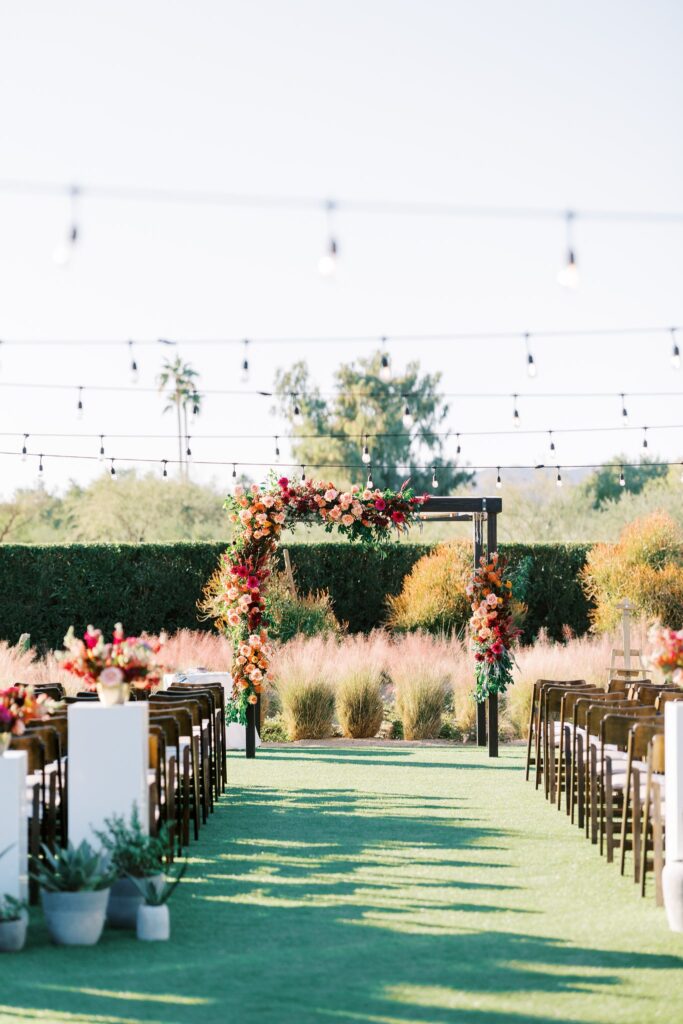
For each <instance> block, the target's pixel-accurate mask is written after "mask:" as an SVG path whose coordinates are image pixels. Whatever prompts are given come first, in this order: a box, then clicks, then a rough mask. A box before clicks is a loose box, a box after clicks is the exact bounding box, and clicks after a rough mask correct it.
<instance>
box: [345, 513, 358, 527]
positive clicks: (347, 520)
mask: <svg viewBox="0 0 683 1024" xmlns="http://www.w3.org/2000/svg"><path fill="white" fill-rule="evenodd" d="M341 521H342V523H343V524H344V526H353V524H354V523H355V521H356V520H355V519H354V518H353V516H352V515H349V513H348V512H347V513H346V515H343V516H342V517H341Z"/></svg>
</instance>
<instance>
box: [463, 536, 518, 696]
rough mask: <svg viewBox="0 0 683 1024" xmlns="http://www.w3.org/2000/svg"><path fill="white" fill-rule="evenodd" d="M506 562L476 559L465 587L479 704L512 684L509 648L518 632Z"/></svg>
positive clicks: (494, 559) (512, 665) (498, 558)
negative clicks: (476, 563)
mask: <svg viewBox="0 0 683 1024" xmlns="http://www.w3.org/2000/svg"><path fill="white" fill-rule="evenodd" d="M507 567H508V566H507V562H506V561H505V560H504V559H502V558H500V557H499V556H498V553H497V552H494V553H493V554H492V555H491V559H490V561H487V560H486V559H485V558H481V559H480V564H479V567H478V568H477V569H475V570H474V572H473V573H472V578H471V580H470V582H469V583H468V585H467V596H468V597H469V598H470V601H471V602H472V617H471V619H470V643H471V647H472V650H473V651H474V660H475V662H476V669H475V677H476V689H475V693H474V696H475V699H476V700H477V701H478V702H479V703H481V702H482V701H485V700H486V698H487V697H490V696H491V695H492V694H498V693H505V691H506V690H507V688H508V686H510V684H511V683H512V670H513V668H514V666H515V659H514V655H513V653H512V646H513V644H514V642H515V640H516V639H517V638H518V637H519V636H520V634H521V630H520V629H517V628H516V626H515V624H514V615H513V607H512V581H511V580H510V579H509V578H508V577H507V575H506V573H507Z"/></svg>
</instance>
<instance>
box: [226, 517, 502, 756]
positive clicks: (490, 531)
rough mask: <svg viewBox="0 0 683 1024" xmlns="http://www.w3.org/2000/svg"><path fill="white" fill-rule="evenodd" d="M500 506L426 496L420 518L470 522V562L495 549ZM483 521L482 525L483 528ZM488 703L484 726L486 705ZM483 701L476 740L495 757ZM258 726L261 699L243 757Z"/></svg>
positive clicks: (493, 712)
mask: <svg viewBox="0 0 683 1024" xmlns="http://www.w3.org/2000/svg"><path fill="white" fill-rule="evenodd" d="M502 510H503V502H502V500H501V499H500V498H448V497H443V498H438V497H437V498H428V499H427V501H426V502H425V503H424V505H423V506H422V511H421V513H420V517H421V519H423V520H424V521H425V522H432V523H433V522H454V523H458V522H472V524H473V535H474V537H473V540H474V558H473V563H474V566H475V567H476V566H478V565H479V559H480V558H481V557H482V555H483V554H484V553H486V555H487V557H490V556H491V555H492V554H493V552H494V551H496V550H497V549H498V516H499V515H500V513H501V512H502ZM484 524H485V525H486V529H485V530H484ZM487 704H488V730H487V727H486V706H487ZM487 704H483V703H482V704H477V743H478V745H479V746H480V747H485V746H486V743H487V734H488V748H489V757H498V696H497V695H493V696H491V697H489V698H488V700H487ZM260 726H261V701H260V699H259V701H258V702H257V703H256V704H249V705H248V707H247V738H246V755H247V757H255V756H256V730H257V729H259V728H260Z"/></svg>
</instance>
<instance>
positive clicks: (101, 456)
mask: <svg viewBox="0 0 683 1024" xmlns="http://www.w3.org/2000/svg"><path fill="white" fill-rule="evenodd" d="M97 458H98V460H99V461H100V462H104V434H100V452H99V455H98V456H97Z"/></svg>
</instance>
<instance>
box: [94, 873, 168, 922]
mask: <svg viewBox="0 0 683 1024" xmlns="http://www.w3.org/2000/svg"><path fill="white" fill-rule="evenodd" d="M147 881H148V882H153V883H154V887H155V888H156V889H157V891H159V890H161V889H162V888H163V885H164V876H163V875H162V874H158V875H147ZM143 902H144V901H143V897H142V893H141V892H140V890H139V889H138V887H137V886H136V885H135V883H134V882H131V880H130V878H119V879H118V880H117V881H116V882H114V884H113V885H112V887H111V891H110V894H109V904H108V906H107V925H108V926H109V927H110V928H135V926H136V924H137V917H138V907H139V906H140V905H141V903H143Z"/></svg>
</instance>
